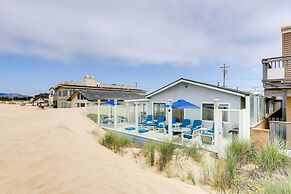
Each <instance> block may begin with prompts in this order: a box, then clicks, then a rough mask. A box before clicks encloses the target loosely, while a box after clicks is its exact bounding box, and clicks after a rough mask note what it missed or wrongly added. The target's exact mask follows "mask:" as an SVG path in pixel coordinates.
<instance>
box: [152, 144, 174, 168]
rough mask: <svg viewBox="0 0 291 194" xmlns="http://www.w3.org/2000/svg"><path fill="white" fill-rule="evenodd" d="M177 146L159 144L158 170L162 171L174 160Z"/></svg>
mask: <svg viewBox="0 0 291 194" xmlns="http://www.w3.org/2000/svg"><path fill="white" fill-rule="evenodd" d="M176 147H177V146H176V145H174V144H172V143H168V142H163V143H159V144H157V151H158V152H159V160H158V168H159V170H160V171H163V169H164V168H165V167H166V165H167V164H168V163H169V162H170V161H171V160H172V158H173V155H174V151H175V149H176Z"/></svg>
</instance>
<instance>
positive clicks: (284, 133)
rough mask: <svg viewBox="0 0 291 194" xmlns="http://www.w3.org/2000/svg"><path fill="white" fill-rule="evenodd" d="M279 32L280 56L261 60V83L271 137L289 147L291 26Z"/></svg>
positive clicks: (290, 118)
mask: <svg viewBox="0 0 291 194" xmlns="http://www.w3.org/2000/svg"><path fill="white" fill-rule="evenodd" d="M281 32H282V56H280V57H272V58H266V59H262V64H263V80H262V81H263V85H264V92H265V96H266V110H267V113H268V114H269V115H270V116H269V123H268V125H269V126H267V127H269V128H270V133H271V136H274V135H277V136H280V137H281V138H283V139H284V140H286V141H287V142H288V145H290V146H291V26H288V27H283V28H281ZM289 122H290V123H289Z"/></svg>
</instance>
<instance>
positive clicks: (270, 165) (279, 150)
mask: <svg viewBox="0 0 291 194" xmlns="http://www.w3.org/2000/svg"><path fill="white" fill-rule="evenodd" d="M284 149H285V145H284V142H283V141H280V140H277V139H276V140H274V141H273V142H271V143H269V144H267V145H266V146H264V147H263V148H261V149H260V151H259V156H258V165H259V167H260V168H261V169H262V170H263V171H265V172H268V173H269V175H270V176H271V175H272V173H273V172H274V171H275V170H280V169H284V168H286V167H287V166H288V165H289V164H290V159H289V158H288V157H287V156H285V155H284V154H283V151H284Z"/></svg>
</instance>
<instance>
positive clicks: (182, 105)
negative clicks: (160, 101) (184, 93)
mask: <svg viewBox="0 0 291 194" xmlns="http://www.w3.org/2000/svg"><path fill="white" fill-rule="evenodd" d="M172 108H179V109H184V108H193V109H199V108H200V107H199V106H197V105H195V104H192V103H190V102H187V101H186V100H183V99H181V100H177V101H176V102H173V104H172Z"/></svg>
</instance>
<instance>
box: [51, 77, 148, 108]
mask: <svg viewBox="0 0 291 194" xmlns="http://www.w3.org/2000/svg"><path fill="white" fill-rule="evenodd" d="M79 91H82V92H83V93H86V94H87V95H91V96H92V95H94V99H95V101H97V100H105V99H101V98H100V97H98V96H102V95H98V94H99V93H102V94H104V92H107V94H111V93H113V92H114V93H115V94H116V93H117V94H120V95H118V96H119V97H118V99H117V100H127V97H128V96H131V95H134V96H135V97H138V96H140V97H143V96H144V95H145V94H146V92H145V91H144V90H141V89H138V88H136V87H131V86H124V85H118V84H103V83H101V82H100V81H98V80H96V79H94V77H93V76H88V75H87V76H85V77H84V82H81V83H80V82H74V81H65V82H61V83H59V84H58V85H57V86H55V87H54V88H51V89H50V98H49V99H50V100H49V101H50V104H51V105H52V106H53V107H55V108H71V107H80V106H86V105H87V104H89V101H90V100H87V99H85V98H86V97H85V96H82V95H80V94H79V95H77V101H72V100H71V99H72V98H70V97H71V96H73V95H74V94H77V93H80V92H79ZM110 92H111V93H110ZM122 94H127V95H122ZM103 96H104V95H103ZM122 96H124V99H123V98H122ZM69 98H70V99H69ZM109 98H110V96H106V100H107V99H109ZM114 99H115V98H114V96H112V100H114ZM79 101H80V102H79ZM81 101H82V102H81ZM51 102H52V103H51ZM72 103H74V104H72ZM78 103H79V104H78Z"/></svg>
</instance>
